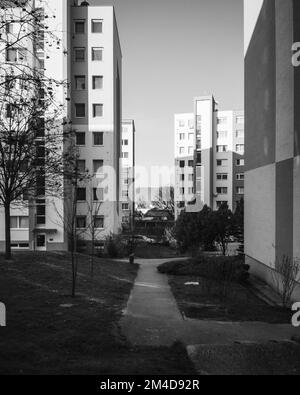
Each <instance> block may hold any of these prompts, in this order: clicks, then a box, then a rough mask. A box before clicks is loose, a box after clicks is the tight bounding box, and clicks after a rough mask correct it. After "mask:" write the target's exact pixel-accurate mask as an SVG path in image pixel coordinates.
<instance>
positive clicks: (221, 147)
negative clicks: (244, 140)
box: [217, 145, 228, 152]
mask: <svg viewBox="0 0 300 395" xmlns="http://www.w3.org/2000/svg"><path fill="white" fill-rule="evenodd" d="M227 151H228V146H227V145H217V152H227Z"/></svg>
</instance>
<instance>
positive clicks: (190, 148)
mask: <svg viewBox="0 0 300 395" xmlns="http://www.w3.org/2000/svg"><path fill="white" fill-rule="evenodd" d="M193 152H194V147H189V155H193Z"/></svg>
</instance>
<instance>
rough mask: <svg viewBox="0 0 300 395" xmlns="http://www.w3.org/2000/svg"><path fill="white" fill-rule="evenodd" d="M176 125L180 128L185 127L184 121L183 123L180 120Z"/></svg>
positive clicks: (182, 120)
mask: <svg viewBox="0 0 300 395" xmlns="http://www.w3.org/2000/svg"><path fill="white" fill-rule="evenodd" d="M178 125H179V127H180V128H183V127H185V121H184V119H180V120H179V121H178Z"/></svg>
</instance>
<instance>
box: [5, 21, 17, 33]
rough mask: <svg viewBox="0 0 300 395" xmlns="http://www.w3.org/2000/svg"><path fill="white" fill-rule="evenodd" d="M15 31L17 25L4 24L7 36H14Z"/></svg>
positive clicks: (11, 23)
mask: <svg viewBox="0 0 300 395" xmlns="http://www.w3.org/2000/svg"><path fill="white" fill-rule="evenodd" d="M16 31H17V24H16V23H13V22H10V23H7V24H6V33H7V34H14V33H15V32H16Z"/></svg>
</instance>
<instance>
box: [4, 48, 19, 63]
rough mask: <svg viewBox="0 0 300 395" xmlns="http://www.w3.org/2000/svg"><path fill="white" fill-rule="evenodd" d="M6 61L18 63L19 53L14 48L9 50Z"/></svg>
mask: <svg viewBox="0 0 300 395" xmlns="http://www.w3.org/2000/svg"><path fill="white" fill-rule="evenodd" d="M6 61H7V62H17V61H18V51H17V50H16V49H14V48H9V49H7V50H6Z"/></svg>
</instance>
